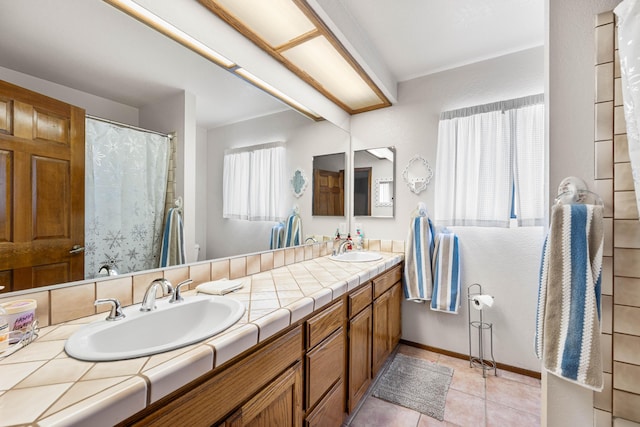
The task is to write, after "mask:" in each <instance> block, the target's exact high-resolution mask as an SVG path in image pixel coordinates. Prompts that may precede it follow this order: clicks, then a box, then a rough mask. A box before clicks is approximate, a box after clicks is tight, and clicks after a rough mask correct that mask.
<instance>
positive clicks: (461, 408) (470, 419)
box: [444, 388, 485, 427]
mask: <svg viewBox="0 0 640 427" xmlns="http://www.w3.org/2000/svg"><path fill="white" fill-rule="evenodd" d="M484 402H485V401H484V399H482V398H480V397H477V396H472V395H470V394H467V393H463V392H461V391H458V390H453V389H451V388H450V389H449V392H448V393H447V403H446V406H445V410H444V420H445V421H448V422H450V423H453V424H456V425H460V426H465V427H484Z"/></svg>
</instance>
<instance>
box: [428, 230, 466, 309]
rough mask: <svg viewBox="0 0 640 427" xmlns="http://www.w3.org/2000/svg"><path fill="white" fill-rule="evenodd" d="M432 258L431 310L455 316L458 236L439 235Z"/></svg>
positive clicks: (457, 290) (457, 304) (458, 255)
mask: <svg viewBox="0 0 640 427" xmlns="http://www.w3.org/2000/svg"><path fill="white" fill-rule="evenodd" d="M434 253H435V256H434V257H433V266H432V270H433V295H432V296H431V310H434V311H443V312H446V313H451V314H457V313H458V307H460V251H459V250H458V236H456V235H455V234H453V233H440V234H438V236H437V237H436V245H435V250H434Z"/></svg>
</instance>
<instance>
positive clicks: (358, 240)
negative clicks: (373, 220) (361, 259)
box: [356, 228, 364, 251]
mask: <svg viewBox="0 0 640 427" xmlns="http://www.w3.org/2000/svg"><path fill="white" fill-rule="evenodd" d="M356 249H357V250H359V251H361V250H362V249H364V241H363V235H362V230H360V229H359V228H358V229H356Z"/></svg>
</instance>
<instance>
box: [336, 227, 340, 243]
mask: <svg viewBox="0 0 640 427" xmlns="http://www.w3.org/2000/svg"><path fill="white" fill-rule="evenodd" d="M336 240H340V229H339V228H336Z"/></svg>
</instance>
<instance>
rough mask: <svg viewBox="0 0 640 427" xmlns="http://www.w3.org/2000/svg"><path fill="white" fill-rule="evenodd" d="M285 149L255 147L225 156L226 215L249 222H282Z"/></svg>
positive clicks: (223, 209)
mask: <svg viewBox="0 0 640 427" xmlns="http://www.w3.org/2000/svg"><path fill="white" fill-rule="evenodd" d="M285 162H286V158H285V148H284V146H282V145H277V146H270V145H269V146H260V147H253V148H251V149H249V151H246V150H242V151H232V152H229V153H226V154H225V156H224V170H223V178H222V181H223V194H222V198H223V207H222V211H223V217H224V218H230V219H245V220H249V221H280V220H281V219H282V218H283V215H284V210H283V205H284V202H283V196H284V193H283V189H284V188H285V187H286V179H285V176H284V171H285V167H286V163H285Z"/></svg>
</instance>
